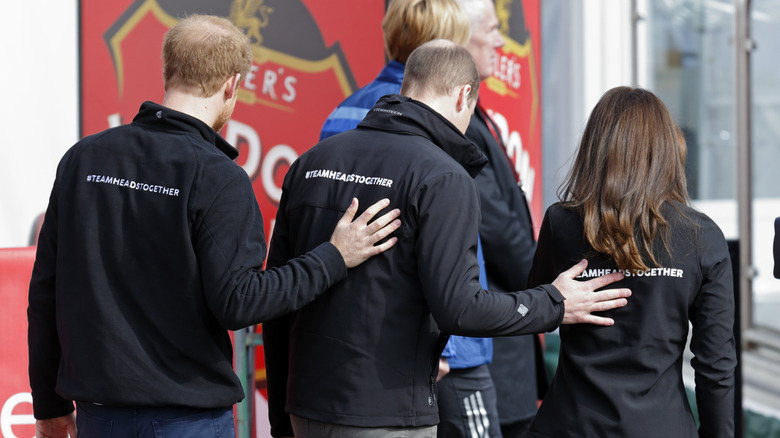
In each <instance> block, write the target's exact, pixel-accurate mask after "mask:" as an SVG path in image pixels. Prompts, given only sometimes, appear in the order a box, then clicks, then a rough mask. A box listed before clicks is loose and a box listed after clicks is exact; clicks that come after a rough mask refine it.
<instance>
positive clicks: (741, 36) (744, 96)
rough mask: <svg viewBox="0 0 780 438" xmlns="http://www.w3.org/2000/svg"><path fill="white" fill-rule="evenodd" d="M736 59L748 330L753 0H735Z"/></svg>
mask: <svg viewBox="0 0 780 438" xmlns="http://www.w3.org/2000/svg"><path fill="white" fill-rule="evenodd" d="M734 12H735V13H734V56H735V59H734V63H735V67H736V68H735V90H734V92H735V95H736V105H735V108H734V110H735V126H734V128H735V130H736V134H737V135H736V139H737V143H736V154H737V157H736V158H737V219H738V221H737V223H738V227H739V268H740V269H739V271H740V278H739V290H740V304H741V306H740V307H741V314H740V320H741V326H740V330H741V332H742V333H743V334H747V332H748V329H749V328H750V326H751V322H752V310H753V306H752V289H753V282H752V279H753V276H754V269H753V266H752V254H753V252H752V246H753V242H752V237H753V233H752V228H753V202H752V201H753V196H752V188H751V186H752V184H751V167H752V166H751V164H752V163H751V148H752V145H751V134H750V117H751V95H750V53H751V51H752V50H753V47H754V43H753V40H752V39H751V37H750V0H734ZM747 338H748V336H743V337H742V343H743V345H742V347H743V349H746V348H747V346H748V340H747Z"/></svg>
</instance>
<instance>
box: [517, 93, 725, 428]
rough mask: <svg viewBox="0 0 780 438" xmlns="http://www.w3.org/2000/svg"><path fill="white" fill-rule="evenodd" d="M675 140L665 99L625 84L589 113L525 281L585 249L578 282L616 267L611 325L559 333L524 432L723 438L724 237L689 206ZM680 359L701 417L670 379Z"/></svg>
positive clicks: (544, 276) (552, 271)
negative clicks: (626, 294)
mask: <svg viewBox="0 0 780 438" xmlns="http://www.w3.org/2000/svg"><path fill="white" fill-rule="evenodd" d="M684 148H685V144H684V141H683V139H682V136H681V135H680V131H679V130H678V129H677V126H676V125H675V123H674V120H673V119H672V117H671V115H670V114H669V112H668V111H667V109H666V107H665V106H664V104H663V102H661V100H660V99H658V97H656V96H655V95H654V94H653V93H651V92H649V91H647V90H643V89H638V88H629V87H618V88H613V89H611V90H609V91H607V92H606V93H605V94H604V96H603V97H602V98H601V100H600V101H599V102H598V103H597V104H596V107H595V108H594V109H593V112H592V113H591V116H590V119H589V120H588V123H587V126H586V127H585V131H584V133H583V135H582V141H581V142H580V146H579V150H578V152H577V156H576V158H575V161H574V164H573V166H572V169H571V171H570V172H569V175H568V177H567V179H566V181H565V183H564V184H563V186H562V187H561V190H560V191H559V196H560V198H561V202H560V203H557V204H554V205H552V206H551V207H550V208H549V209H548V210H547V213H546V215H545V218H544V221H543V223H542V228H541V232H540V235H539V244H538V248H537V251H536V255H535V257H534V263H533V268H532V270H531V280H530V284H531V285H536V284H543V283H545V282H546V281H548V280H549V279H550V278H555V276H556V275H558V273H559V272H561V271H562V270H563V269H565V268H566V267H567V266H569V264H571V262H572V261H576V260H579V259H580V258H582V257H587V259H588V262H589V266H588V269H587V270H586V271H585V272H583V274H582V275H580V277H581V278H582V279H583V280H587V279H588V278H590V277H592V276H594V275H598V274H600V273H601V272H622V273H623V274H624V275H625V279H624V280H623V281H621V282H619V283H618V284H621V285H622V286H624V287H629V288H631V290H632V292H633V294H632V298H631V301H630V303H629V304H628V305H627V306H625V307H623V308H620V309H614V310H609V311H605V312H603V313H601V315H603V316H607V317H610V318H613V319H614V321H615V325H613V326H611V327H598V328H596V327H592V326H587V325H577V326H567V327H561V330H560V333H561V350H560V357H559V361H558V368H557V371H556V373H555V377H554V379H553V381H552V384H551V386H550V389H549V391H548V392H547V396H546V397H545V398H544V401H543V403H542V405H541V407H540V409H539V412H538V413H537V416H536V419H535V420H534V422H533V424H532V425H531V433H530V436H532V437H549V436H555V437H562V438H563V437H593V436H608V437H632V438H643V437H648V438H649V437H658V438H661V437H663V438H674V437H680V438H683V437H685V438H692V437H697V436H701V437H733V436H734V368H735V366H736V353H735V343H734V335H733V329H734V296H733V283H732V273H731V272H732V271H731V269H732V268H731V262H730V259H729V253H728V249H727V246H726V240H725V239H724V237H723V233H722V232H721V231H720V229H719V228H718V226H717V225H715V223H714V222H713V221H712V220H711V219H710V218H708V217H707V216H705V215H704V214H702V213H700V212H698V211H696V210H694V209H693V208H691V207H690V206H689V205H688V194H687V189H686V179H685V169H684ZM689 322H690V323H691V324H692V327H693V333H692V336H691V341H690V342H691V344H690V345H691V347H690V348H691V352H692V353H693V355H694V358H693V359H692V360H691V364H692V365H693V368H694V371H695V378H696V402H697V407H698V414H699V415H698V417H699V421H700V423H701V425H700V427H699V430H698V431H697V430H696V424H695V422H694V417H693V415H692V413H691V408H690V406H689V404H688V401H687V400H686V394H685V386H684V384H683V380H682V360H683V350H684V349H685V344H686V340H687V339H688V326H689Z"/></svg>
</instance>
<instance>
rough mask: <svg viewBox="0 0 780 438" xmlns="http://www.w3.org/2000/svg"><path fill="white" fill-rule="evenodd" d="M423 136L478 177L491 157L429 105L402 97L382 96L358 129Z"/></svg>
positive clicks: (393, 95)
mask: <svg viewBox="0 0 780 438" xmlns="http://www.w3.org/2000/svg"><path fill="white" fill-rule="evenodd" d="M361 127H364V128H372V129H378V130H382V131H389V132H398V133H404V134H413V135H419V136H421V137H424V138H426V139H428V140H429V141H430V142H432V143H433V144H435V145H436V146H438V147H439V148H441V149H442V150H443V151H444V152H445V153H447V155H449V156H450V157H452V158H453V159H454V160H455V161H457V162H458V163H460V165H461V166H463V168H464V169H466V172H468V173H469V175H471V177H472V178H473V177H475V176H476V175H477V174H478V173H479V171H480V170H481V169H482V167H483V166H484V165H485V164H486V163H487V157H485V155H484V154H483V153H482V152H481V151H480V150H479V149H478V148H477V147H476V146H475V145H474V144H473V143H471V141H469V140H468V139H467V138H466V137H465V136H464V135H463V134H462V133H461V132H460V131H459V130H458V128H456V127H455V125H453V124H452V123H450V121H449V120H447V119H446V118H444V116H442V115H441V114H439V113H437V112H436V111H435V110H433V109H432V108H431V107H429V106H428V105H426V104H424V103H422V102H420V101H417V100H414V99H411V98H409V97H406V96H403V95H400V94H390V95H387V96H384V97H382V98H381V99H379V101H378V102H377V103H376V105H374V107H373V108H371V110H369V112H368V114H367V115H366V117H365V118H364V119H363V121H362V122H360V124H359V125H358V128H361Z"/></svg>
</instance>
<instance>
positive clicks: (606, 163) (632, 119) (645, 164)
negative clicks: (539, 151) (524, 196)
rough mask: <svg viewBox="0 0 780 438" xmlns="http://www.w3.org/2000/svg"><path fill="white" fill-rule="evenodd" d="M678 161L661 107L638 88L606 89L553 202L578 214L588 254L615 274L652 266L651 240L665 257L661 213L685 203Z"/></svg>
mask: <svg viewBox="0 0 780 438" xmlns="http://www.w3.org/2000/svg"><path fill="white" fill-rule="evenodd" d="M684 162H685V142H684V139H683V137H682V135H681V131H680V130H679V128H678V127H677V125H676V124H675V123H674V120H673V119H672V116H671V115H670V114H669V111H668V110H667V109H666V106H665V105H664V104H663V102H661V100H660V99H658V97H656V96H655V95H654V94H653V93H651V92H650V91H647V90H643V89H641V88H630V87H617V88H613V89H611V90H609V91H607V92H606V93H604V95H603V96H602V97H601V100H599V102H598V103H597V104H596V106H595V108H594V109H593V112H592V113H591V115H590V119H589V120H588V124H587V126H586V127H585V132H584V133H583V134H582V141H581V142H580V146H579V150H578V152H577V157H576V159H575V161H574V164H573V166H572V168H571V170H570V171H569V175H568V176H567V178H566V180H565V181H564V184H563V185H562V186H561V188H560V189H559V191H558V196H559V198H560V199H561V200H562V201H563V203H564V205H565V206H567V207H569V208H573V209H575V210H577V211H578V212H579V213H580V215H581V217H582V219H583V227H584V234H585V239H586V240H587V241H588V243H589V244H590V245H591V246H592V247H593V249H595V250H596V251H598V252H600V253H603V254H607V255H609V256H610V257H612V258H613V259H614V260H615V263H616V264H617V267H618V268H621V269H641V270H645V269H648V264H649V265H653V266H659V263H658V260H657V259H656V256H655V255H654V252H653V241H654V239H655V237H656V236H658V235H659V233H660V237H661V242H662V243H663V246H664V248H665V249H666V251H667V252H669V229H668V226H667V225H668V223H667V220H666V219H665V218H664V216H663V214H662V207H663V206H664V204H666V203H668V202H669V201H677V202H680V203H683V204H688V191H687V187H686V180H685V168H684ZM648 262H649V263H648Z"/></svg>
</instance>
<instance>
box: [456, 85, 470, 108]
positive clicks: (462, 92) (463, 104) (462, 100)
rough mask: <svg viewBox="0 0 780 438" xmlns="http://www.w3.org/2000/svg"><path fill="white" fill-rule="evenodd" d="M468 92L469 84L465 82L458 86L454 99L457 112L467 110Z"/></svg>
mask: <svg viewBox="0 0 780 438" xmlns="http://www.w3.org/2000/svg"><path fill="white" fill-rule="evenodd" d="M470 93H471V85H469V84H465V85H461V86H460V87H458V100H457V101H456V109H457V110H458V112H461V111H468V109H469V94H470Z"/></svg>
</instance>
